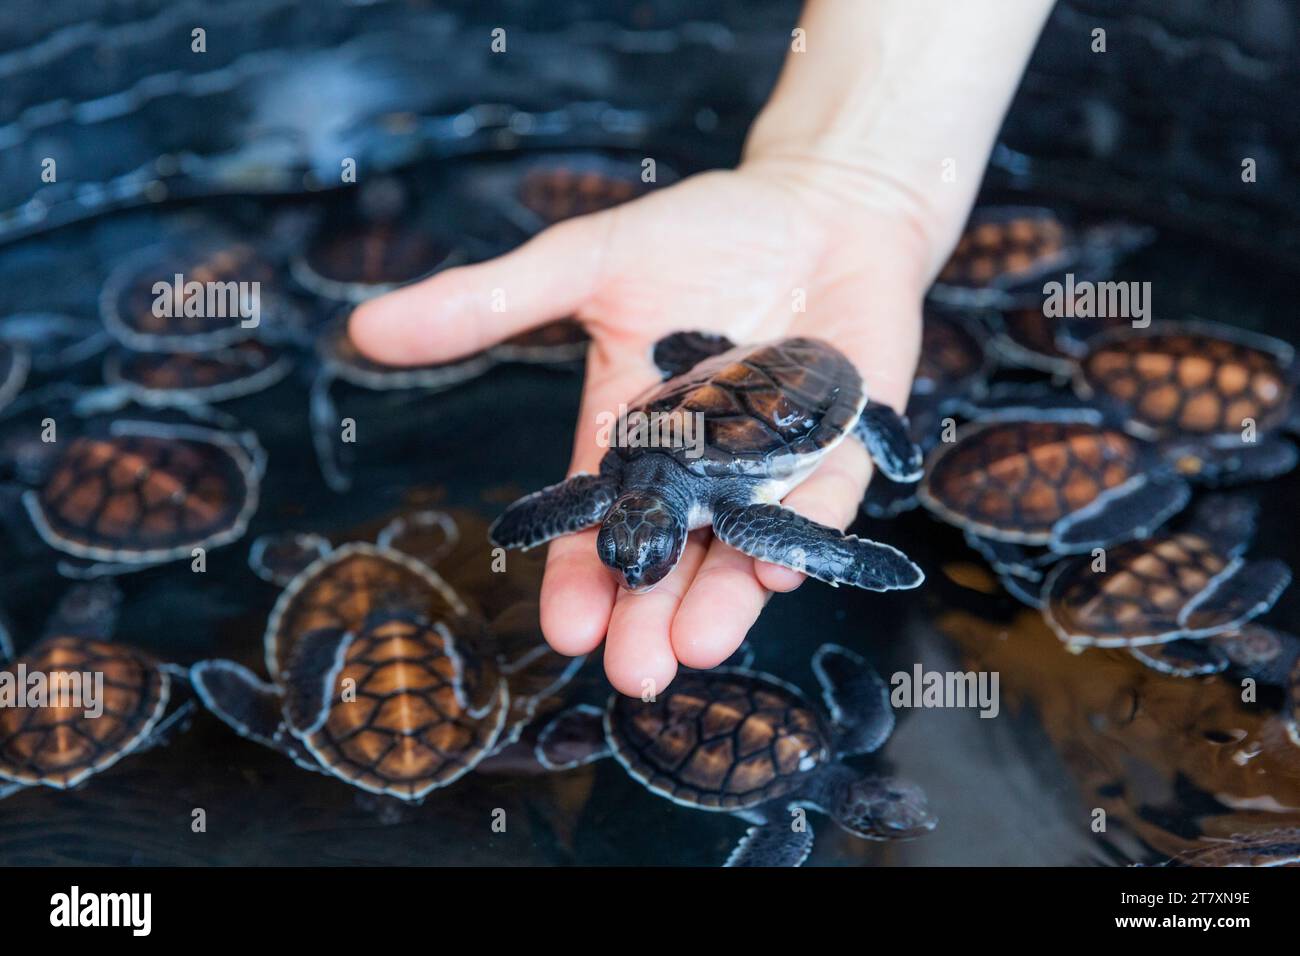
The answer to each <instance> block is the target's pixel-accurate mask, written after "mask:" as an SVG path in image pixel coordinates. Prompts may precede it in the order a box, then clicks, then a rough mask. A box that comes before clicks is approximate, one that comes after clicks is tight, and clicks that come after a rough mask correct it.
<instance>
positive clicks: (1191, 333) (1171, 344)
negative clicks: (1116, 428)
mask: <svg viewBox="0 0 1300 956" xmlns="http://www.w3.org/2000/svg"><path fill="white" fill-rule="evenodd" d="M1298 377H1300V370H1298V369H1297V366H1296V363H1295V360H1294V350H1293V349H1292V348H1291V346H1289V345H1287V344H1286V343H1285V342H1282V341H1280V340H1278V339H1274V338H1270V337H1268V336H1264V335H1258V334H1255V333H1251V332H1246V331H1243V330H1241V329H1236V328H1232V327H1230V326H1225V325H1217V324H1212V323H1208V322H1168V323H1162V324H1161V325H1160V327H1159V329H1157V330H1146V331H1144V330H1138V329H1131V328H1125V329H1120V330H1116V331H1111V332H1107V333H1104V334H1102V335H1099V336H1096V337H1094V338H1092V339H1090V340H1089V341H1088V343H1087V347H1086V350H1085V351H1084V353H1083V354H1082V355H1081V356H1080V357H1079V360H1078V365H1077V372H1076V376H1075V386H1076V391H1077V392H1078V393H1079V394H1080V395H1081V397H1083V398H1085V399H1090V400H1094V401H1097V402H1098V403H1099V404H1101V405H1102V406H1103V407H1105V408H1107V409H1109V410H1111V411H1113V412H1114V413H1115V414H1117V415H1119V416H1120V417H1121V418H1122V419H1123V421H1124V422H1125V424H1126V427H1127V428H1128V429H1129V430H1130V431H1132V432H1133V433H1134V434H1137V435H1140V436H1142V437H1146V438H1150V439H1153V440H1165V441H1172V440H1178V439H1183V440H1187V439H1200V440H1201V441H1203V442H1205V443H1206V444H1208V445H1210V446H1214V447H1217V448H1227V449H1231V450H1232V451H1234V452H1235V453H1236V454H1237V455H1239V456H1241V457H1242V458H1243V459H1244V465H1243V468H1239V469H1237V470H1238V471H1244V470H1249V471H1250V473H1251V474H1250V476H1251V477H1261V478H1266V477H1272V476H1273V475H1275V474H1279V473H1281V472H1283V471H1286V470H1289V469H1290V468H1291V467H1294V465H1295V463H1296V452H1295V448H1294V446H1292V445H1291V444H1290V443H1289V442H1287V441H1285V440H1284V439H1282V438H1280V437H1279V436H1280V434H1281V433H1282V432H1283V431H1292V432H1296V431H1300V404H1298V403H1297V402H1296V394H1297V389H1296V384H1297V379H1298Z"/></svg>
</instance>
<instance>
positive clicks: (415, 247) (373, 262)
mask: <svg viewBox="0 0 1300 956" xmlns="http://www.w3.org/2000/svg"><path fill="white" fill-rule="evenodd" d="M451 252H452V249H451V247H450V246H449V245H448V244H447V243H445V242H442V241H440V240H439V239H437V238H436V237H434V236H432V235H429V234H427V233H425V232H424V231H423V230H421V229H417V228H413V227H410V226H405V225H403V224H401V223H398V222H389V221H387V220H382V221H376V222H347V223H337V224H335V225H334V226H333V227H332V228H328V229H326V230H325V231H324V232H322V234H321V235H320V236H319V237H318V238H317V239H316V240H315V241H314V242H313V243H312V244H311V246H310V247H309V248H308V250H307V253H306V257H305V259H306V263H307V265H308V266H309V267H310V268H311V269H312V271H313V272H315V273H316V274H317V275H318V276H320V277H321V278H323V279H325V280H326V281H327V282H337V283H355V284H357V285H370V286H389V285H395V284H398V283H403V282H410V281H411V280H413V279H418V278H420V277H421V276H424V275H426V274H428V273H430V272H432V271H433V270H434V269H435V268H437V267H438V265H439V264H441V263H442V262H443V261H445V260H446V259H447V257H448V256H449V255H450V254H451Z"/></svg>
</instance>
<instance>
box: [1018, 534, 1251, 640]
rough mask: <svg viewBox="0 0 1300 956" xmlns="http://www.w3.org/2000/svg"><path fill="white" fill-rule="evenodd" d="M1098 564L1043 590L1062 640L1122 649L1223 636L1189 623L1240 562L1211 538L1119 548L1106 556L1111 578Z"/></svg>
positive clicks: (1066, 573) (1071, 562) (1072, 571)
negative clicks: (1200, 602)
mask: <svg viewBox="0 0 1300 956" xmlns="http://www.w3.org/2000/svg"><path fill="white" fill-rule="evenodd" d="M1092 560H1093V559H1092V557H1091V556H1084V557H1080V558H1073V559H1068V560H1066V561H1063V562H1061V563H1060V564H1059V565H1057V567H1056V568H1055V569H1054V570H1053V571H1052V573H1051V574H1050V575H1049V577H1048V580H1047V583H1046V584H1045V586H1044V592H1043V593H1044V595H1045V602H1044V607H1043V613H1044V616H1045V617H1046V618H1047V622H1048V624H1050V625H1051V627H1052V629H1053V630H1054V631H1056V633H1057V634H1058V635H1059V636H1060V637H1061V639H1062V640H1067V641H1070V642H1071V643H1074V644H1088V645H1093V646H1097V647H1123V646H1135V645H1142V644H1156V643H1161V642H1163V641H1172V640H1176V639H1178V638H1180V637H1186V636H1204V635H1205V634H1207V633H1212V632H1213V631H1214V630H1215V629H1216V628H1215V625H1216V623H1217V622H1216V621H1215V620H1213V619H1212V618H1207V617H1206V616H1205V615H1198V614H1197V613H1195V612H1192V613H1191V614H1189V615H1186V616H1184V612H1186V611H1187V610H1188V607H1189V606H1190V605H1191V604H1192V603H1193V602H1194V600H1195V599H1196V597H1197V596H1198V595H1199V594H1201V593H1202V592H1203V591H1205V589H1206V588H1208V587H1209V586H1210V585H1211V584H1212V583H1213V582H1214V580H1215V578H1216V576H1217V575H1219V574H1220V573H1222V572H1223V571H1224V570H1226V569H1227V568H1228V566H1229V564H1231V563H1232V560H1233V559H1232V557H1231V556H1230V555H1226V554H1224V553H1223V552H1222V550H1221V549H1220V548H1219V547H1218V546H1217V545H1216V544H1215V543H1214V542H1213V541H1211V540H1210V539H1209V538H1207V537H1206V536H1204V535H1202V534H1197V533H1195V532H1192V531H1185V532H1180V533H1177V534H1160V535H1156V536H1155V537H1151V538H1147V539H1146V540H1143V541H1132V542H1129V543H1127V544H1121V545H1116V546H1114V547H1111V548H1109V549H1107V552H1106V566H1107V567H1106V573H1104V574H1100V573H1097V572H1094V571H1093V570H1092V567H1091V564H1092ZM1230 623H1232V624H1237V623H1239V622H1235V621H1234V622H1230Z"/></svg>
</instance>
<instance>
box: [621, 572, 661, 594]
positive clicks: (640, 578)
mask: <svg viewBox="0 0 1300 956" xmlns="http://www.w3.org/2000/svg"><path fill="white" fill-rule="evenodd" d="M615 573H616V574H617V576H618V577H620V578H621V579H622V581H621V582H620V583H622V585H623V587H625V588H627V589H628V590H629V591H635V592H636V593H637V594H645V593H647V592H648V591H651V590H653V589H654V586H655V585H656V584H658V583H659V579H658V578H654V579H652V580H647V578H648V575H647V574H646V573H645V569H644V568H643V567H641V565H635V566H633V567H630V568H621V569H618V570H616V571H615Z"/></svg>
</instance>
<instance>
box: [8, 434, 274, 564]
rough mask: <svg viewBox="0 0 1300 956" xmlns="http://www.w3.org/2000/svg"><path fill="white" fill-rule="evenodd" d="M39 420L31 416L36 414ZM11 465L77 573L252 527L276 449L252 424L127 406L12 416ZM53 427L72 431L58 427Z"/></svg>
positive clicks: (156, 556)
mask: <svg viewBox="0 0 1300 956" xmlns="http://www.w3.org/2000/svg"><path fill="white" fill-rule="evenodd" d="M29 418H30V419H33V420H30V421H29V420H28V419H29ZM8 424H9V428H10V429H11V430H12V433H11V434H10V435H9V436H8V437H9V439H11V441H6V443H5V452H6V456H7V457H8V458H9V459H10V460H9V461H8V462H7V463H6V464H7V465H8V466H9V467H10V469H11V470H12V471H13V473H14V475H15V477H16V478H18V479H19V480H20V481H21V482H23V483H26V484H29V485H33V486H34V487H30V488H28V489H27V490H25V491H23V492H22V502H23V506H24V508H25V510H26V512H27V514H28V516H29V518H30V519H31V523H32V526H33V527H34V528H35V530H36V532H37V533H38V534H39V535H40V537H41V539H42V540H44V541H45V542H46V543H47V544H48V545H50V546H51V547H52V548H55V549H56V550H58V551H60V552H62V553H63V554H65V555H67V556H69V557H68V558H65V559H64V560H62V561H61V562H60V564H59V570H60V571H61V572H62V573H64V574H66V575H69V576H73V577H83V576H95V575H101V574H121V573H125V572H129V571H135V570H139V569H142V568H146V567H150V566H153V565H156V564H161V563H164V562H167V561H174V560H179V559H185V558H191V557H193V556H194V552H195V550H196V549H203V550H211V549H213V548H217V547H221V546H222V545H226V544H229V543H231V542H232V541H235V540H237V539H238V538H240V537H242V536H243V533H244V530H245V528H246V527H247V526H248V522H249V519H250V518H251V517H252V515H253V513H254V512H255V511H256V510H257V505H258V496H259V490H260V487H261V481H262V475H263V472H264V471H265V468H266V455H265V453H264V452H263V451H262V448H261V445H260V443H259V442H258V440H257V436H256V435H254V434H253V433H252V432H249V431H245V432H229V431H226V430H223V429H220V428H216V427H212V426H211V425H210V424H201V423H199V422H198V421H196V420H194V419H191V418H188V417H187V418H185V419H184V420H181V421H176V420H169V419H162V418H158V417H151V416H149V415H135V414H124V415H121V416H113V417H105V416H96V417H92V418H90V419H87V420H84V421H80V422H78V421H75V420H72V421H69V420H67V419H66V418H65V419H63V420H59V419H55V418H44V419H42V418H39V417H36V416H27V415H23V416H20V417H17V418H15V419H13V420H12V421H11V422H9V423H8ZM47 428H64V429H68V430H69V431H71V432H72V434H70V435H69V434H68V433H67V432H63V433H60V432H58V431H55V432H53V437H54V438H55V439H56V440H47V438H48V437H49V435H48V433H47Z"/></svg>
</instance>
